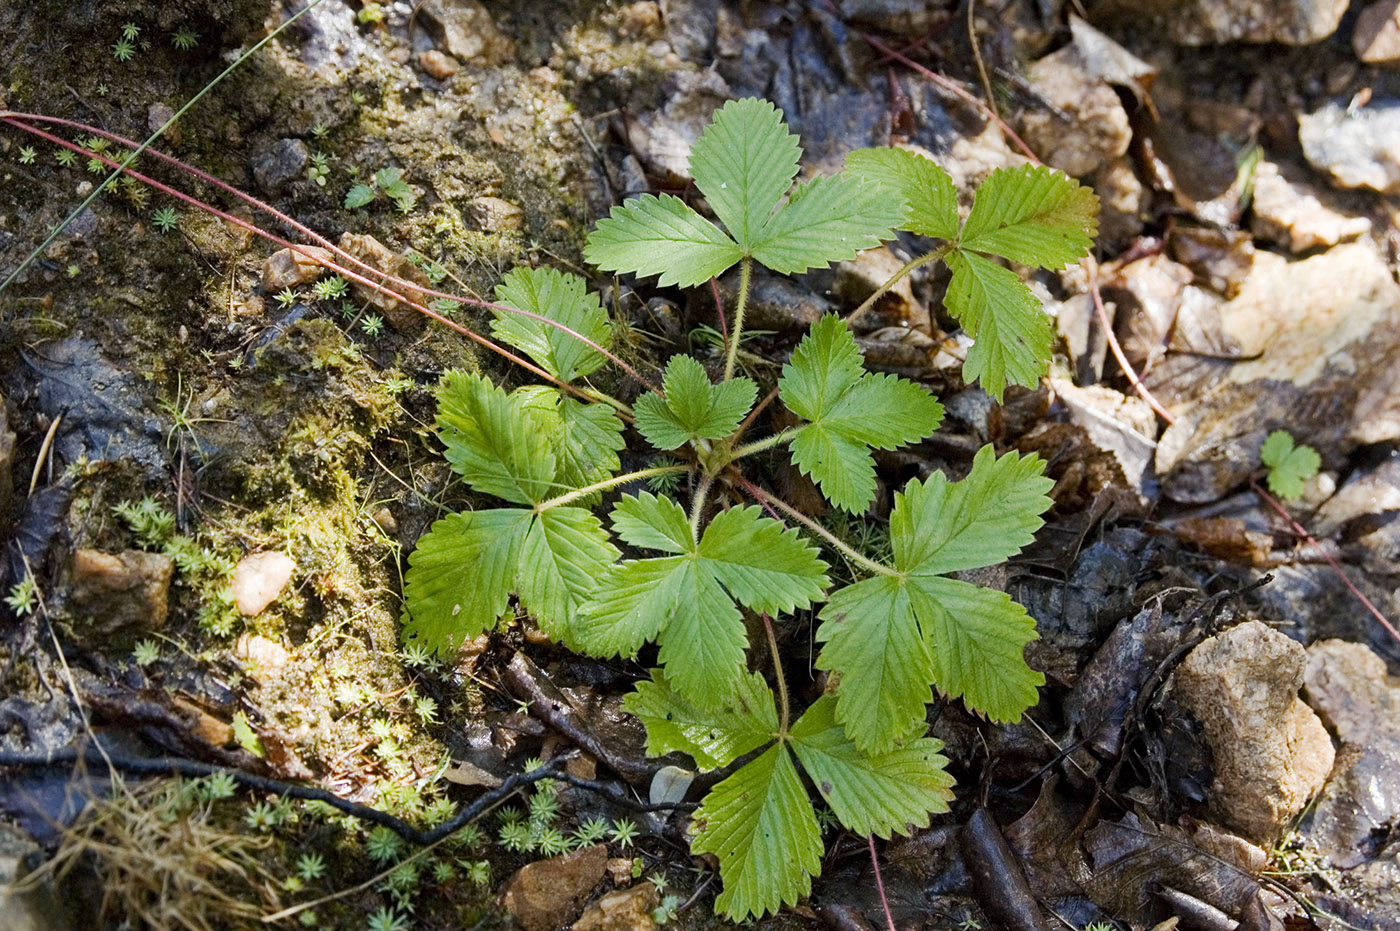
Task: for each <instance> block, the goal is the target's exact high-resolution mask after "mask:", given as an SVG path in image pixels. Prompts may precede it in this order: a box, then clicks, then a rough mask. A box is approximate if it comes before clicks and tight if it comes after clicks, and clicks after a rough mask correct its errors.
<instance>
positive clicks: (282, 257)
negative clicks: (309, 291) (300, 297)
mask: <svg viewBox="0 0 1400 931" xmlns="http://www.w3.org/2000/svg"><path fill="white" fill-rule="evenodd" d="M313 256H314V257H315V258H313ZM317 258H319V259H324V260H325V261H327V262H331V261H334V260H335V255H334V253H332V252H331V250H329V249H322V248H321V247H320V246H298V247H297V248H296V249H278V250H277V251H276V252H274V253H272V255H270V256H268V257H267V261H266V262H264V263H263V271H262V289H263V293H264V294H276V293H277V292H278V291H281V290H282V289H283V288H295V287H297V286H298V285H303V284H310V283H311V282H313V281H315V280H316V279H317V278H320V277H321V276H322V275H324V274H325V273H326V272H327V271H328V270H329V269H327V268H326V266H324V265H322V264H320V263H319V262H317V261H316V259H317Z"/></svg>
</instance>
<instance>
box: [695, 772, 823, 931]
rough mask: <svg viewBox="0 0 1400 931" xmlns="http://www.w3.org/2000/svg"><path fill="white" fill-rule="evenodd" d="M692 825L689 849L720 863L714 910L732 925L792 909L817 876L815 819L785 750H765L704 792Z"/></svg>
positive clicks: (818, 846) (818, 850) (818, 844)
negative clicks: (790, 904)
mask: <svg viewBox="0 0 1400 931" xmlns="http://www.w3.org/2000/svg"><path fill="white" fill-rule="evenodd" d="M695 824H697V825H699V826H700V828H699V830H698V832H697V833H696V835H695V840H694V842H693V843H692V844H691V850H693V851H694V852H695V853H697V854H698V853H712V854H714V855H715V856H717V857H718V858H719V873H720V878H721V879H722V880H723V881H724V891H723V892H721V893H720V894H719V898H718V899H716V900H715V909H716V910H717V911H719V912H721V913H723V914H724V915H727V916H728V917H729V918H731V919H733V920H734V921H742V920H743V919H745V918H747V917H748V916H749V915H754V916H762V915H763V914H765V913H767V912H776V911H777V910H778V909H779V907H781V906H782V904H783V903H784V902H796V901H797V900H798V899H799V898H801V897H802V896H804V895H806V894H807V893H808V892H810V891H811V889H812V877H813V876H814V875H816V874H817V873H819V872H820V871H821V856H822V840H821V830H820V828H818V826H817V817H816V812H815V811H813V809H812V802H811V800H810V799H808V797H807V791H806V790H805V789H804V788H803V787H802V780H801V778H799V777H798V775H797V768H796V767H795V766H793V763H792V756H791V755H790V754H789V753H788V750H787V748H786V747H784V746H781V745H779V746H774V747H770V748H769V749H768V750H766V751H764V752H763V754H762V755H760V756H759V757H758V758H757V759H755V760H753V761H751V762H749V763H748V764H747V765H745V766H744V767H743V768H741V769H740V770H739V771H738V772H736V773H734V774H733V775H732V776H730V777H729V778H727V779H725V780H724V781H723V782H721V783H720V784H719V785H717V786H715V787H714V788H713V789H711V790H710V794H709V795H707V796H705V801H704V802H703V803H702V804H701V806H700V808H699V810H698V811H696V812H695Z"/></svg>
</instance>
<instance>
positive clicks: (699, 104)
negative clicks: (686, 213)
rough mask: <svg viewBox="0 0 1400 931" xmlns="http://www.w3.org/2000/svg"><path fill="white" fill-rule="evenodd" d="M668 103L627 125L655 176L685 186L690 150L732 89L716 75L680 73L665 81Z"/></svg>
mask: <svg viewBox="0 0 1400 931" xmlns="http://www.w3.org/2000/svg"><path fill="white" fill-rule="evenodd" d="M663 91H664V93H665V95H666V103H665V104H664V105H662V106H661V107H659V108H648V109H646V110H642V111H641V112H639V113H637V115H636V116H635V118H633V119H631V120H628V122H627V141H628V143H629V144H630V145H631V146H632V150H633V151H634V152H636V153H637V156H638V157H639V158H640V159H641V160H642V162H643V163H644V164H645V165H646V166H647V168H648V169H650V170H651V172H652V173H653V174H657V175H660V176H662V177H663V178H667V179H669V180H670V181H671V182H672V183H675V184H679V185H685V184H689V183H690V181H691V177H690V147H691V146H692V145H694V144H695V140H696V139H698V138H700V133H701V132H703V131H704V129H705V127H706V126H708V125H709V124H710V119H711V118H712V117H713V116H714V112H715V110H717V109H718V108H719V107H721V106H723V105H724V103H725V101H727V100H729V98H730V96H731V94H730V91H729V85H728V84H726V83H725V82H724V78H722V77H720V76H719V75H718V74H717V73H716V72H714V71H677V72H675V73H673V74H671V75H669V76H667V78H666V79H665V85H664V87H663Z"/></svg>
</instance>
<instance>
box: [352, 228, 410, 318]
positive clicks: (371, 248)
mask: <svg viewBox="0 0 1400 931" xmlns="http://www.w3.org/2000/svg"><path fill="white" fill-rule="evenodd" d="M340 248H342V249H344V250H345V251H346V252H348V253H350V254H351V255H353V256H354V257H355V258H357V259H359V260H360V261H362V262H364V263H366V264H368V265H370V266H372V267H374V268H377V269H379V270H380V271H382V272H387V273H388V274H390V275H393V276H395V277H397V278H403V279H404V280H406V281H411V282H413V283H414V284H416V285H419V286H420V287H423V288H428V287H431V286H432V285H431V283H430V282H429V281H428V276H427V275H425V274H423V272H422V270H421V269H419V268H418V267H417V266H415V265H414V264H413V263H412V262H410V261H409V260H408V259H406V258H404V257H403V256H401V255H399V254H398V253H397V252H395V251H394V250H392V249H390V248H389V247H388V246H386V245H384V244H383V243H382V242H380V241H379V240H377V239H375V238H374V237H373V236H370V235H369V234H367V233H366V234H361V233H346V234H344V235H343V236H341V237H340ZM389 289H390V290H391V291H397V292H398V293H399V294H402V295H403V296H404V297H406V298H408V299H409V300H412V301H416V302H418V303H419V304H426V303H428V298H427V295H425V294H423V292H422V291H419V290H417V289H415V288H405V287H403V286H402V285H392V284H391V285H389ZM355 298H356V300H360V301H364V302H365V303H368V304H370V305H372V306H374V307H376V308H378V310H379V311H380V312H381V313H382V314H383V315H384V319H385V320H388V321H389V325H390V326H392V327H393V328H394V329H396V330H399V331H400V332H403V331H407V330H412V329H416V328H417V327H419V326H420V325H422V323H423V321H424V320H425V319H427V318H426V317H424V316H423V315H422V314H420V313H419V312H418V311H416V310H414V309H413V308H412V307H409V306H408V305H407V304H404V303H402V302H401V301H399V300H397V299H395V298H392V297H390V296H389V295H387V294H382V293H380V292H379V291H376V290H374V289H373V288H371V287H369V286H367V285H363V284H359V283H358V282H357V283H356V284H355Z"/></svg>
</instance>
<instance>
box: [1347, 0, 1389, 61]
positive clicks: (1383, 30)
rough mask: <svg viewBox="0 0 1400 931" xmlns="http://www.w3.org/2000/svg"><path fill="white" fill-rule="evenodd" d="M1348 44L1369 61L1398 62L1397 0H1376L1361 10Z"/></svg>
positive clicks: (1360, 56)
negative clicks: (1376, 0) (1377, 0)
mask: <svg viewBox="0 0 1400 931" xmlns="http://www.w3.org/2000/svg"><path fill="white" fill-rule="evenodd" d="M1351 47H1352V48H1353V49H1355V50H1356V57H1357V58H1359V59H1361V60H1362V61H1364V62H1366V63H1367V64H1368V65H1389V64H1396V63H1400V0H1379V2H1377V3H1372V4H1371V5H1370V6H1368V7H1366V9H1364V10H1362V11H1361V15H1359V16H1357V17H1356V28H1355V30H1354V31H1353V32H1352V34H1351Z"/></svg>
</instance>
